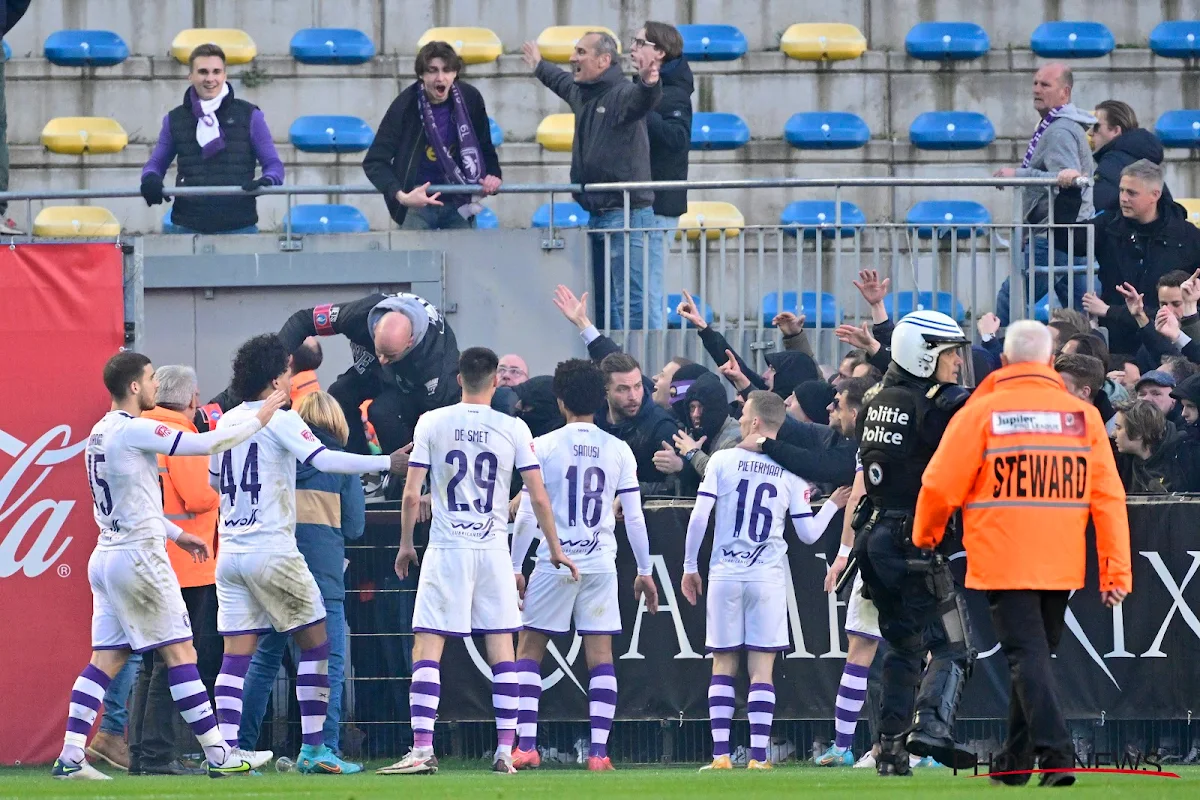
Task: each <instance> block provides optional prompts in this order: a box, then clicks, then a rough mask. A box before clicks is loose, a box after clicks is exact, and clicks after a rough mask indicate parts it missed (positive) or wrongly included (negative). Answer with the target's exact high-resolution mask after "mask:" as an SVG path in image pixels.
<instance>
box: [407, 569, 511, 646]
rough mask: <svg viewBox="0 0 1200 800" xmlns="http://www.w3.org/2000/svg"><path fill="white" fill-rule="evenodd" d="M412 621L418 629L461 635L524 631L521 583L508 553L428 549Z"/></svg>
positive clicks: (419, 630) (418, 585)
mask: <svg viewBox="0 0 1200 800" xmlns="http://www.w3.org/2000/svg"><path fill="white" fill-rule="evenodd" d="M412 625H413V631H414V632H415V633H436V634H440V635H442V636H460V637H461V636H470V635H471V634H473V633H476V634H488V633H516V632H517V631H519V630H521V610H520V608H519V607H518V597H517V582H516V580H515V579H514V578H513V571H512V560H511V559H510V558H509V555H508V552H507V551H506V550H499V549H495V550H474V549H467V548H451V547H446V548H429V549H427V550H426V551H425V558H424V560H423V561H422V562H421V578H420V580H419V581H418V582H417V604H416V609H415V610H414V611H413V621H412Z"/></svg>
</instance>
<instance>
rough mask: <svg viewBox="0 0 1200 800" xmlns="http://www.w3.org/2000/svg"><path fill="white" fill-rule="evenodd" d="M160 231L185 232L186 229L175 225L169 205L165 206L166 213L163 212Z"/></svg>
mask: <svg viewBox="0 0 1200 800" xmlns="http://www.w3.org/2000/svg"><path fill="white" fill-rule="evenodd" d="M162 232H163V233H171V234H177V233H185V232H186V231H184V229H183V228H181V227H179V226H178V225H176V224H175V220H174V219H172V218H171V207H170V206H167V213H165V214H163V218H162Z"/></svg>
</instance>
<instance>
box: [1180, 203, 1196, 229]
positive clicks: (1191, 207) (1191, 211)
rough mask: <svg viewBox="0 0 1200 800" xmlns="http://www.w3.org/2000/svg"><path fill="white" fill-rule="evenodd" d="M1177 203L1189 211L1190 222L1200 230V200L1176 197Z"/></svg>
mask: <svg viewBox="0 0 1200 800" xmlns="http://www.w3.org/2000/svg"><path fill="white" fill-rule="evenodd" d="M1175 202H1176V203H1179V205H1181V206H1183V207H1184V208H1185V209H1187V217H1188V222H1190V223H1192V224H1193V225H1195V226H1196V227H1198V228H1200V198H1196V197H1176V198H1175Z"/></svg>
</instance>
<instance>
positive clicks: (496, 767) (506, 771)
mask: <svg viewBox="0 0 1200 800" xmlns="http://www.w3.org/2000/svg"><path fill="white" fill-rule="evenodd" d="M492 772H495V773H496V774H498V775H516V774H517V768H516V767H514V766H513V757H512V755H511V754H510V755H507V756H503V755H500V754H499V753H496V761H495V763H493V764H492Z"/></svg>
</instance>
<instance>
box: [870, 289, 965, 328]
mask: <svg viewBox="0 0 1200 800" xmlns="http://www.w3.org/2000/svg"><path fill="white" fill-rule="evenodd" d="M913 299H914V298H913V292H895V293H893V294H889V295H888V296H887V297H885V298H883V307H884V308H886V309H887V312H888V316H889V317H890V318H892V319H894V320H895V319H900V318H901V317H903V316H905V315H906V314H911V313H912V312H914V311H940V312H942V313H943V314H947V315H949V316H951V317H954V320H955V321H956V322H958V323H960V324H961V323H962V322H964V321H965V320H966V318H967V312H966V310H965V309H964V308H963V305H962V303H960V302H958V301H957V300H955V299H954V295H952V294H950V292H938V293H937V298H936V299H935V298H934V295H933V292H917V293H916V302H915V303H914V302H913Z"/></svg>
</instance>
